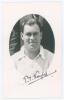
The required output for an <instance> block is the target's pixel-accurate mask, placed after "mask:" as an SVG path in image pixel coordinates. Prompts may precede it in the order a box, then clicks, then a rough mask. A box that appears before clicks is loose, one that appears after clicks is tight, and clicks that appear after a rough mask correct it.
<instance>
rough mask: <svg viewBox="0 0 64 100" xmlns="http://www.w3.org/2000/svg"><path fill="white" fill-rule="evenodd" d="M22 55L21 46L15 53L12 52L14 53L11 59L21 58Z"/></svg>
mask: <svg viewBox="0 0 64 100" xmlns="http://www.w3.org/2000/svg"><path fill="white" fill-rule="evenodd" d="M22 57H23V47H22V48H21V49H20V50H19V51H18V52H16V53H14V55H12V59H13V60H15V61H17V60H19V59H21V58H22Z"/></svg>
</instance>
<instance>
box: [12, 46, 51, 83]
mask: <svg viewBox="0 0 64 100" xmlns="http://www.w3.org/2000/svg"><path fill="white" fill-rule="evenodd" d="M52 57H53V54H52V53H51V52H50V51H48V50H46V49H44V48H43V47H42V46H40V52H39V54H38V55H37V56H36V57H35V58H34V59H33V60H32V59H30V58H29V57H27V56H26V55H25V54H24V46H23V47H22V48H21V50H20V51H19V52H18V53H15V54H14V55H13V59H14V61H15V67H16V70H17V72H18V74H19V77H20V80H21V81H23V83H29V82H30V81H34V80H35V79H38V78H40V76H42V74H44V75H45V74H46V73H47V69H48V68H49V65H50V63H51V60H52Z"/></svg>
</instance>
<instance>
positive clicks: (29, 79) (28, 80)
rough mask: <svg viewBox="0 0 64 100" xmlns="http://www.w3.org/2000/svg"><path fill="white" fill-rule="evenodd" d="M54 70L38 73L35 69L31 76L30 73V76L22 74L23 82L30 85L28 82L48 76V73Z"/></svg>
mask: <svg viewBox="0 0 64 100" xmlns="http://www.w3.org/2000/svg"><path fill="white" fill-rule="evenodd" d="M56 72H57V71H56V70H55V71H54V72H51V73H49V74H47V73H42V74H40V73H39V71H36V72H35V74H34V75H33V76H31V75H30V76H28V75H26V76H24V77H23V80H24V82H25V83H28V85H30V84H32V83H34V82H36V81H38V80H40V79H43V78H45V77H48V76H50V75H52V74H54V73H56Z"/></svg>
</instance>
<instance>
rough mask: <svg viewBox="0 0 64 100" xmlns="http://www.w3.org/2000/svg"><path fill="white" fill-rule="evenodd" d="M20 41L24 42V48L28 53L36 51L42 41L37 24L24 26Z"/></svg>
mask: <svg viewBox="0 0 64 100" xmlns="http://www.w3.org/2000/svg"><path fill="white" fill-rule="evenodd" d="M22 39H23V40H24V46H25V48H26V49H27V50H29V51H36V50H38V49H40V42H41V39H42V33H41V32H40V28H39V26H38V25H37V24H34V25H31V26H30V25H25V26H24V32H23V34H22Z"/></svg>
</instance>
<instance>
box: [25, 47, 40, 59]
mask: <svg viewBox="0 0 64 100" xmlns="http://www.w3.org/2000/svg"><path fill="white" fill-rule="evenodd" d="M24 52H25V55H26V56H28V57H29V58H30V59H34V58H35V57H36V56H37V55H38V54H39V52H40V49H39V50H37V51H28V50H26V49H25V51H24Z"/></svg>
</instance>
